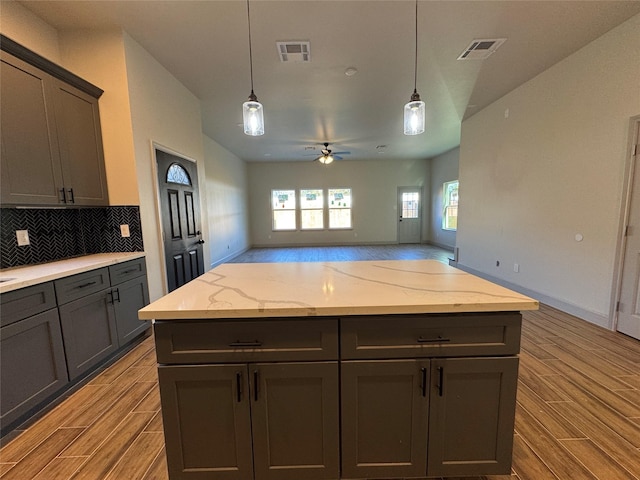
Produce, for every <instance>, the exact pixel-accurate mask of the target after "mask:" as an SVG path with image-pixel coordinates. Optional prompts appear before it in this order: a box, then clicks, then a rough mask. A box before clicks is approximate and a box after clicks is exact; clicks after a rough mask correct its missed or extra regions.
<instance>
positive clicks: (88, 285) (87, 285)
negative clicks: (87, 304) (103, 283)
mask: <svg viewBox="0 0 640 480" xmlns="http://www.w3.org/2000/svg"><path fill="white" fill-rule="evenodd" d="M95 284H96V282H87V283H83V284H82V285H78V286H77V287H76V288H87V287H90V286H91V285H95Z"/></svg>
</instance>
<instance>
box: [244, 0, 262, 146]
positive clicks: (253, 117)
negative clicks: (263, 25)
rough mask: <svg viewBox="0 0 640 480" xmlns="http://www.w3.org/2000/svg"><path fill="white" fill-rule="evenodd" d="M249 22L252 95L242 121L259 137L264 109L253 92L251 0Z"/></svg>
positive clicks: (245, 129) (250, 131)
mask: <svg viewBox="0 0 640 480" xmlns="http://www.w3.org/2000/svg"><path fill="white" fill-rule="evenodd" d="M247 23H248V24H249V69H250V72H251V95H249V99H248V100H247V101H246V102H244V103H243V104H242V123H243V124H244V133H245V134H246V135H251V136H252V137H257V136H260V135H264V109H263V108H262V104H261V103H260V102H259V101H258V97H256V94H255V93H253V55H252V51H251V16H250V14H249V0H247Z"/></svg>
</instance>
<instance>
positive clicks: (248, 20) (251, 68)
mask: <svg viewBox="0 0 640 480" xmlns="http://www.w3.org/2000/svg"><path fill="white" fill-rule="evenodd" d="M416 8H417V7H416ZM247 23H248V24H249V71H250V75H251V94H252V95H253V55H252V52H251V16H250V15H249V0H247ZM416 25H417V24H416ZM416 35H417V34H416ZM417 41H418V40H417V38H416V42H417ZM416 45H417V43H416ZM416 48H417V46H416Z"/></svg>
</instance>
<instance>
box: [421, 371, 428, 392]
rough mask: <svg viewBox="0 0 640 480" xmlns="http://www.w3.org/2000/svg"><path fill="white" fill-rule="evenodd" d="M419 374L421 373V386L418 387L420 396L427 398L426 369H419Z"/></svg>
mask: <svg viewBox="0 0 640 480" xmlns="http://www.w3.org/2000/svg"><path fill="white" fill-rule="evenodd" d="M420 372H421V373H422V385H420V388H421V389H422V396H423V397H426V396H427V369H426V368H424V367H422V368H421V369H420Z"/></svg>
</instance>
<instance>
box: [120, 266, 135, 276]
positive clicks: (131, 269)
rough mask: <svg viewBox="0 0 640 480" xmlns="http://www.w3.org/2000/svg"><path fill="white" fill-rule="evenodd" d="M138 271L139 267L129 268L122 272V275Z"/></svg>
mask: <svg viewBox="0 0 640 480" xmlns="http://www.w3.org/2000/svg"><path fill="white" fill-rule="evenodd" d="M137 271H138V269H137V268H130V269H129V270H125V271H124V272H122V275H128V274H129V273H133V272H137Z"/></svg>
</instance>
